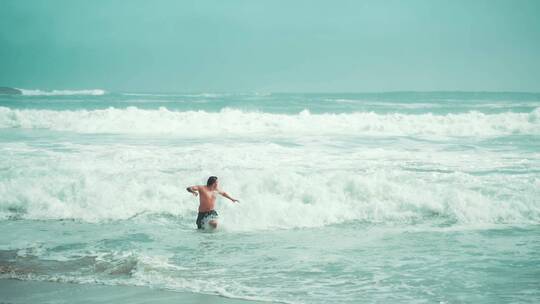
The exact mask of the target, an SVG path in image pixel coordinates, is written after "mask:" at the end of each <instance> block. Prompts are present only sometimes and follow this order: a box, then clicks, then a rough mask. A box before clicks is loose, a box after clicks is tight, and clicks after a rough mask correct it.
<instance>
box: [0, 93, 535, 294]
mask: <svg viewBox="0 0 540 304" xmlns="http://www.w3.org/2000/svg"><path fill="white" fill-rule="evenodd" d="M22 93H23V94H22V95H19V96H11V95H0V231H1V236H0V279H2V280H0V285H3V286H6V287H5V288H4V289H3V290H4V291H5V290H8V289H11V295H10V297H11V298H10V297H8V296H7V295H6V294H4V296H2V295H0V301H4V302H5V301H10V299H13V297H15V296H18V295H17V291H16V289H13V288H8V287H7V286H8V285H7V284H13V283H10V282H13V279H16V280H19V281H21V282H22V283H21V284H23V285H24V282H27V284H37V283H36V282H42V283H43V284H45V283H46V284H50V282H56V284H58V285H56V286H67V284H74V283H75V284H82V285H84V286H86V285H87V286H94V287H95V286H110V287H111V288H113V290H115V289H114V288H127V287H130V288H135V287H137V288H147V289H149V290H153V291H156V292H160V291H162V292H168V293H170V292H173V293H179V294H180V293H185V294H192V295H197V294H204V295H214V296H216V297H212V298H211V300H208V301H210V302H223V303H225V302H224V301H229V300H228V299H227V298H232V299H240V300H248V301H263V302H275V303H396V302H397V303H538V302H540V93H511V92H507V93H506V92H501V93H491V92H388V93H362V94H356V93H354V94H353V93H350V94H337V93H327V94H285V93H283V94H277V93H238V94H233V93H228V94H224V93H223V94H222V93H193V94H158V93H155V94H154V93H144V94H141V93H120V92H107V91H104V90H82V91H66V90H56V91H40V90H22ZM210 175H216V176H218V177H219V181H220V186H221V188H222V189H223V190H225V191H227V192H228V193H229V194H230V195H231V196H233V197H235V198H238V199H239V200H240V203H239V204H233V203H231V202H229V201H228V200H226V199H223V198H221V199H219V200H218V202H217V208H216V209H217V211H218V213H219V215H220V226H219V228H218V229H217V230H216V231H214V232H212V233H207V232H201V231H197V229H196V225H195V219H196V215H197V206H198V201H197V198H195V197H193V196H192V195H190V194H189V193H188V192H186V190H185V189H186V187H187V186H191V185H196V184H204V183H205V181H206V179H207V178H208V176H210ZM9 286H12V285H9ZM47 286H49V285H47ZM69 286H72V285H69ZM76 286H79V285H76ZM126 286H127V287H126ZM29 289H30V288H29ZM53 289H54V288H53ZM31 290H37V289H34V287H32V289H31ZM122 290H124V289H122ZM130 290H131V289H130ZM97 293H98V292H96V294H97ZM48 295H49V296H52V297H53V300H51V301H53V302H54V300H56V302H55V303H63V302H61V301H62V298H60V295H58V296H57V297H58V298H57V299H54V293H49V294H48ZM19 296H20V295H19ZM87 296H88V295H87ZM3 297H4V298H3ZM64 300H65V299H64ZM128 300H129V299H128ZM132 300H133V301H132V302H135V300H136V298H135V296H133V299H132ZM23 302H24V301H23ZM75 302H77V299H71V300H70V303H75ZM113 302H114V301H113ZM124 302H125V301H124ZM128 302H129V301H127V302H126V303H128ZM17 303H21V302H17Z"/></svg>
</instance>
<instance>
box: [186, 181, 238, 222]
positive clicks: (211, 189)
mask: <svg viewBox="0 0 540 304" xmlns="http://www.w3.org/2000/svg"><path fill="white" fill-rule="evenodd" d="M186 190H187V191H188V192H190V193H192V194H193V195H194V196H197V195H198V196H199V215H198V217H197V228H199V229H201V228H202V221H203V220H204V219H205V218H206V217H208V216H217V212H216V211H215V210H214V206H215V205H216V194H219V195H221V196H224V197H226V198H228V199H230V200H231V201H232V202H238V200H237V199H234V198H232V197H230V196H229V194H227V193H226V192H225V191H222V190H220V189H219V188H218V181H217V177H215V176H210V178H208V182H207V183H206V186H204V185H199V186H191V187H187V188H186ZM208 223H209V224H210V225H211V226H212V227H213V228H216V227H217V220H215V219H213V220H210V221H209V222H208Z"/></svg>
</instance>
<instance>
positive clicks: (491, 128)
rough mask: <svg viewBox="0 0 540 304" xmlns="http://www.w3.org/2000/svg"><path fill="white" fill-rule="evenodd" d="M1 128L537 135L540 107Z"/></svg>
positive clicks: (111, 120) (74, 115)
mask: <svg viewBox="0 0 540 304" xmlns="http://www.w3.org/2000/svg"><path fill="white" fill-rule="evenodd" d="M0 128H24V129H49V130H57V131H73V132H79V133H127V134H172V135H176V136H186V137H198V136H236V135H238V136H250V135H255V136H260V135H265V136H285V137H297V136H310V135H313V136H324V135H329V136H332V135H345V136H363V135H366V136H435V137H439V136H443V137H444V136H504V135H512V134H524V135H539V134H540V108H536V109H535V110H534V111H532V112H531V113H512V112H507V113H499V114H484V113H479V112H469V113H462V114H447V115H434V114H431V113H428V114H416V115H413V114H398V113H392V114H377V113H372V112H357V113H343V114H311V113H310V112H309V111H308V110H304V111H302V112H300V113H298V114H291V115H286V114H272V113H263V112H243V111H240V110H235V109H223V110H221V111H220V112H205V111H186V112H177V111H170V110H168V109H166V108H160V109H158V110H143V109H139V108H136V107H128V108H126V109H118V108H108V109H103V110H78V111H52V110H18V109H10V108H6V107H0Z"/></svg>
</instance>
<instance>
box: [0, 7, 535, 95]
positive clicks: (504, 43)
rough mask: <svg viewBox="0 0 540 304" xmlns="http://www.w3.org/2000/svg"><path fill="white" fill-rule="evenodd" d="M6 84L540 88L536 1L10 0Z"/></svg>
mask: <svg viewBox="0 0 540 304" xmlns="http://www.w3.org/2000/svg"><path fill="white" fill-rule="evenodd" d="M0 86H11V87H18V88H30V89H89V88H101V89H105V90H108V91H118V92H128V91H129V92H381V91H437V90H460V91H526V92H540V1H538V0H531V1H527V0H512V1H510V0H509V1H501V0H485V1H482V0H446V1H442V0H407V1H404V0H403V1H390V0H382V1H381V0H379V1H363V0H358V1H346V0H336V1H316V0H313V1H300V0H289V1H282V0H272V1H257V0H245V1H240V0H228V1H223V0H215V1H207V0H196V1H160V0H156V1H139V0H125V1H118V0H95V1H84V0H80V1H78V0H65V1H60V0H48V1H45V0H35V1H21V0H1V1H0Z"/></svg>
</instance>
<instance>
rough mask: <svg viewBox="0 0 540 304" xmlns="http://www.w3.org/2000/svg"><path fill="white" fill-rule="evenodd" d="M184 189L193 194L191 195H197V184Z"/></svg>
mask: <svg viewBox="0 0 540 304" xmlns="http://www.w3.org/2000/svg"><path fill="white" fill-rule="evenodd" d="M186 190H187V192H189V193H191V194H193V196H197V195H199V193H197V191H199V189H198V187H197V186H191V187H187V188H186Z"/></svg>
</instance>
